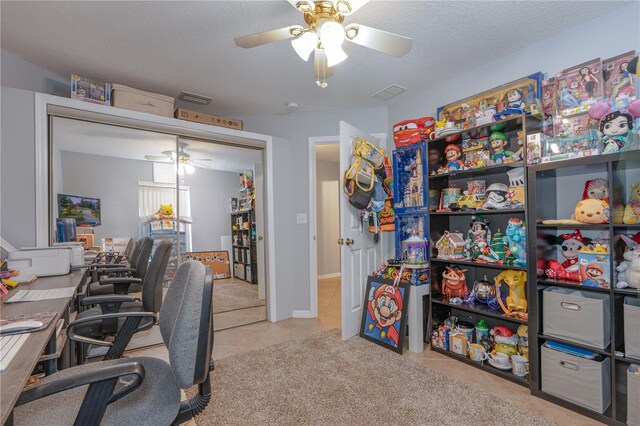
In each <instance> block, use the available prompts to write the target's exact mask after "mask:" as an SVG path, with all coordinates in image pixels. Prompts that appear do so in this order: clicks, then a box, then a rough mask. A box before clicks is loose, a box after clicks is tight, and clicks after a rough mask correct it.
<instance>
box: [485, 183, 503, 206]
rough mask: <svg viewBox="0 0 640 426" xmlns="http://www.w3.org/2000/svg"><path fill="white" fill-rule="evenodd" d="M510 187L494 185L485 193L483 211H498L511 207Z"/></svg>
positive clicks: (501, 184) (500, 184) (499, 184)
mask: <svg viewBox="0 0 640 426" xmlns="http://www.w3.org/2000/svg"><path fill="white" fill-rule="evenodd" d="M508 195H509V187H508V186H507V185H505V184H504V183H492V184H491V185H489V188H487V191H486V192H485V202H484V204H483V205H482V208H483V209H486V210H496V209H506V208H507V207H509V197H508Z"/></svg>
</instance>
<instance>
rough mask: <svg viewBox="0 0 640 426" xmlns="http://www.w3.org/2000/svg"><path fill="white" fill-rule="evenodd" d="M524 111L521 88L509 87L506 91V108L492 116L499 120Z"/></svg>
mask: <svg viewBox="0 0 640 426" xmlns="http://www.w3.org/2000/svg"><path fill="white" fill-rule="evenodd" d="M524 112H525V104H524V94H523V93H522V89H511V90H509V91H508V92H507V108H506V109H503V110H502V111H498V112H497V113H495V115H494V116H493V118H494V119H496V120H500V119H504V118H507V117H508V116H509V115H513V114H524Z"/></svg>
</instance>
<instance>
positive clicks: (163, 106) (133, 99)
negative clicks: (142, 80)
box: [111, 84, 175, 118]
mask: <svg viewBox="0 0 640 426" xmlns="http://www.w3.org/2000/svg"><path fill="white" fill-rule="evenodd" d="M111 87H112V91H111V105H113V106H114V107H118V108H124V109H130V110H133V111H140V112H148V113H151V114H156V115H163V116H165V117H172V118H173V104H174V102H175V100H174V99H173V98H172V97H171V96H165V95H158V94H157V93H150V92H143V91H142V90H138V89H133V88H131V87H127V86H123V85H121V84H114V85H112V86H111Z"/></svg>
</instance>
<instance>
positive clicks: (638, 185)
mask: <svg viewBox="0 0 640 426" xmlns="http://www.w3.org/2000/svg"><path fill="white" fill-rule="evenodd" d="M622 221H623V222H624V223H625V224H627V225H635V224H636V223H638V222H640V182H634V183H633V185H631V194H630V195H629V202H628V203H627V205H626V206H625V208H624V215H623V216H622Z"/></svg>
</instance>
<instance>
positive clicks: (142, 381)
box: [14, 261, 213, 425]
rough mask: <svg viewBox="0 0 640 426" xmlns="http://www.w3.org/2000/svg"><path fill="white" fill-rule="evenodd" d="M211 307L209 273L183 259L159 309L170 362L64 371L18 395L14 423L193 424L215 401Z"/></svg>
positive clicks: (115, 362) (131, 361) (112, 363)
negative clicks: (189, 393)
mask: <svg viewBox="0 0 640 426" xmlns="http://www.w3.org/2000/svg"><path fill="white" fill-rule="evenodd" d="M212 307H213V277H212V274H211V270H210V269H209V268H205V267H204V265H202V264H201V263H199V262H195V261H187V262H185V263H183V264H182V265H180V267H179V268H178V270H177V272H176V275H175V278H174V279H173V282H172V284H171V286H170V287H169V290H168V293H167V298H166V300H165V302H164V304H163V306H162V310H161V313H160V321H159V324H160V333H161V334H162V339H163V341H164V344H165V346H166V347H167V349H168V351H169V364H167V363H166V362H164V361H162V360H160V359H157V358H148V357H131V358H119V359H112V360H108V361H100V362H96V363H90V364H84V365H82V366H79V367H73V368H69V369H66V370H62V371H60V372H58V373H55V374H52V375H51V376H48V377H45V378H44V379H42V380H41V381H39V382H37V383H36V384H35V385H34V386H32V387H30V388H29V389H27V390H25V391H24V392H23V393H22V394H21V395H20V398H19V399H18V402H17V403H16V408H15V409H14V422H15V424H17V425H38V424H56V425H70V424H75V425H98V424H102V425H123V424H144V425H168V424H180V423H184V422H186V421H188V420H189V419H191V418H193V417H194V416H196V415H197V414H199V413H200V412H201V411H202V410H204V408H205V407H206V406H207V404H208V403H209V400H210V398H211V382H210V376H209V371H210V360H211V351H212V349H213V315H212V313H213V312H212ZM140 314H141V313H120V314H116V315H125V316H127V317H128V319H127V321H129V320H132V319H139V316H140ZM147 315H153V314H150V313H148V314H147ZM136 316H138V318H136ZM70 336H73V334H72V333H70ZM196 384H197V385H198V388H199V392H198V394H197V395H196V396H194V397H193V398H191V399H189V400H186V401H181V396H180V390H181V389H189V388H190V387H192V386H194V385H196Z"/></svg>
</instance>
